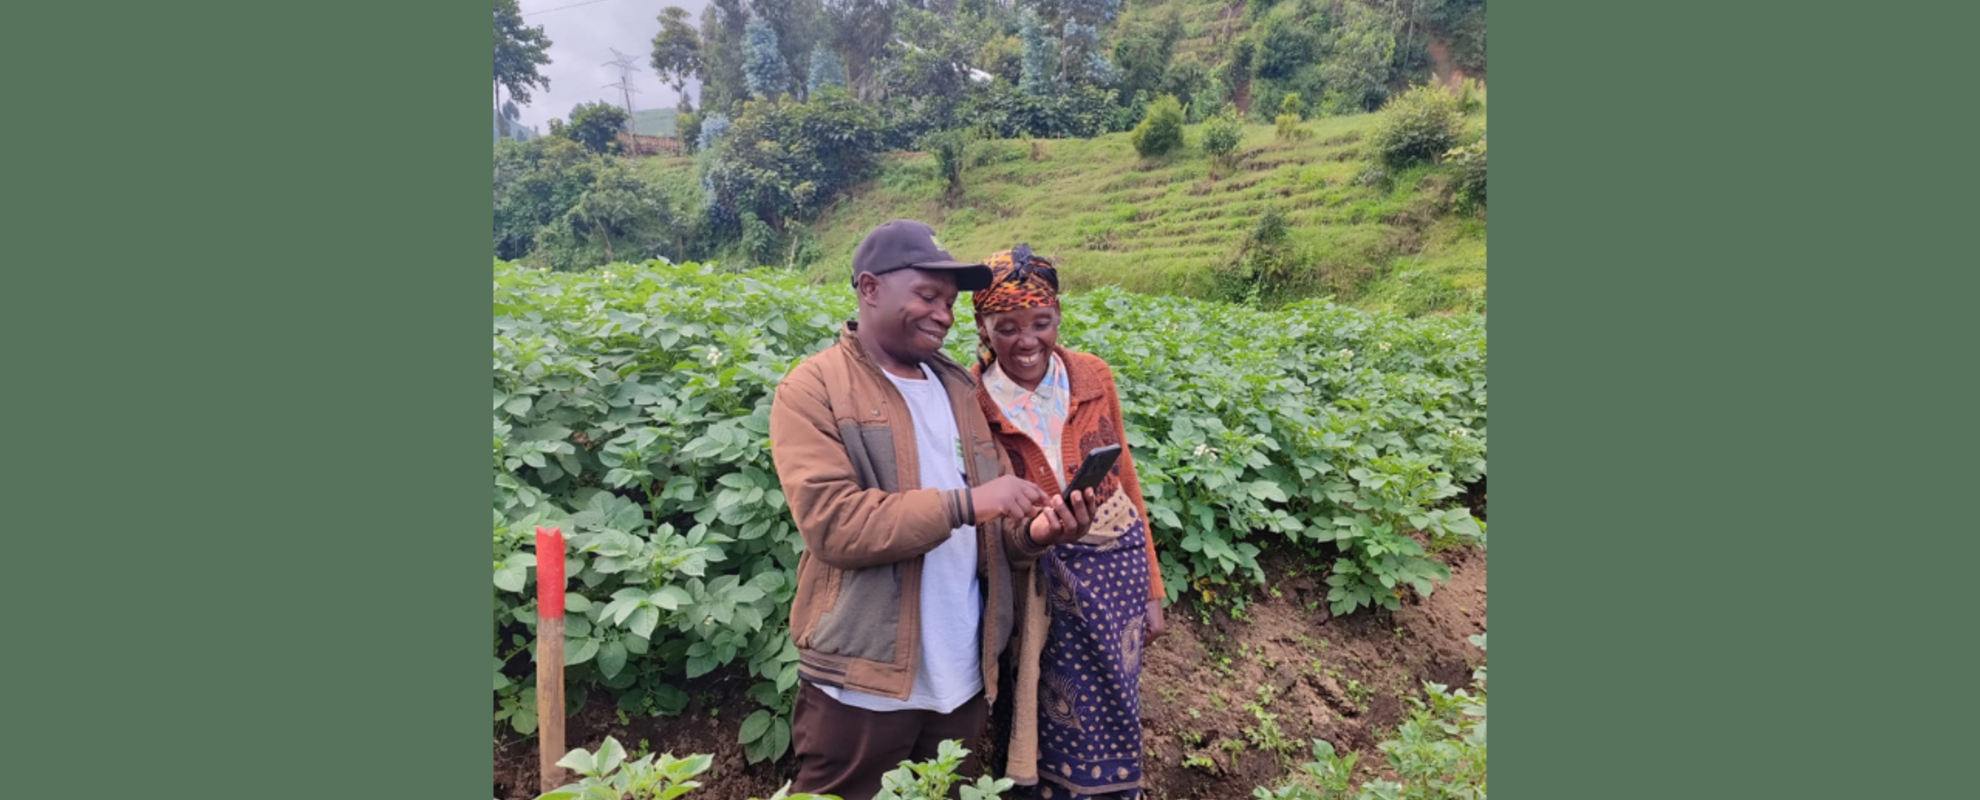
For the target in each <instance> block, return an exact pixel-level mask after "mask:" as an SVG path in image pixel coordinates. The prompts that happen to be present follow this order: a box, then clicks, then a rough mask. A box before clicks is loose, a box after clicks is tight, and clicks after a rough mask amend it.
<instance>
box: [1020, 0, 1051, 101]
mask: <svg viewBox="0 0 1980 800" xmlns="http://www.w3.org/2000/svg"><path fill="white" fill-rule="evenodd" d="M1018 39H1019V40H1020V41H1022V42H1024V58H1023V61H1024V72H1023V74H1022V76H1021V77H1020V78H1019V81H1018V88H1019V89H1020V90H1022V91H1023V92H1024V93H1025V94H1027V95H1030V96H1032V97H1048V96H1051V95H1053V94H1056V93H1057V91H1056V90H1057V88H1058V86H1057V81H1058V78H1057V76H1058V74H1059V51H1058V50H1057V49H1056V48H1054V47H1053V45H1052V40H1051V38H1050V37H1047V36H1046V35H1045V26H1044V23H1042V22H1040V21H1039V19H1038V15H1037V14H1035V13H1032V11H1031V9H1029V8H1027V9H1025V10H1024V18H1023V21H1022V22H1021V23H1019V27H1018Z"/></svg>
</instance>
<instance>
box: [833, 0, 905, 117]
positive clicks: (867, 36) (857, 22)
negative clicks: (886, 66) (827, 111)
mask: <svg viewBox="0 0 1980 800" xmlns="http://www.w3.org/2000/svg"><path fill="white" fill-rule="evenodd" d="M822 16H823V18H824V25H823V26H822V27H823V28H824V30H825V36H826V37H827V41H830V42H831V43H832V50H833V51H834V52H836V53H838V54H840V55H842V56H844V57H845V59H846V61H845V66H846V80H847V82H848V83H849V85H850V86H851V88H852V93H853V96H855V97H858V98H859V99H861V100H868V101H870V100H873V99H874V98H877V97H878V96H879V94H880V80H879V72H880V70H879V69H877V68H876V66H877V62H878V61H879V60H880V59H881V58H882V57H883V56H885V54H886V52H887V43H888V42H890V41H893V38H894V4H893V2H891V0H825V5H824V10H823V13H822Z"/></svg>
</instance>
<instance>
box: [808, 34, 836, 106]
mask: <svg viewBox="0 0 1980 800" xmlns="http://www.w3.org/2000/svg"><path fill="white" fill-rule="evenodd" d="M845 85H846V67H845V65H844V64H841V63H839V56H838V55H837V54H835V53H833V52H832V48H830V47H826V46H824V45H823V44H820V45H819V46H818V49H816V50H813V51H811V80H809V81H806V82H805V85H804V93H805V96H807V97H809V96H811V95H814V94H817V93H818V90H819V89H822V88H824V87H827V86H838V87H841V88H843V87H844V86H845Z"/></svg>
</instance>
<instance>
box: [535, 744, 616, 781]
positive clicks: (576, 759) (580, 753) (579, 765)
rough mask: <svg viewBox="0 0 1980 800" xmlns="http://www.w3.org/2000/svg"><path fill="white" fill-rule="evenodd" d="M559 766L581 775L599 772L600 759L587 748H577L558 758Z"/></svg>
mask: <svg viewBox="0 0 1980 800" xmlns="http://www.w3.org/2000/svg"><path fill="white" fill-rule="evenodd" d="M600 749H603V748H600ZM537 763H539V764H540V763H542V762H540V761H539V762H537ZM557 766H560V767H563V768H564V769H567V770H570V771H572V772H575V773H577V774H579V775H597V774H598V760H597V759H596V758H595V757H593V756H592V755H591V753H590V752H589V751H587V750H585V749H584V748H582V747H580V748H577V749H576V750H572V751H570V752H568V753H565V754H564V757H563V758H560V759H557Z"/></svg>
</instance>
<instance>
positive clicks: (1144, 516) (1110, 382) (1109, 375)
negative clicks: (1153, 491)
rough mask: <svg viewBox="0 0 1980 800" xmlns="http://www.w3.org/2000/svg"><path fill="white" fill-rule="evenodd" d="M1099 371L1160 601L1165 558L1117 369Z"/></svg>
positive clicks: (1153, 591)
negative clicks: (1137, 468) (1158, 551)
mask: <svg viewBox="0 0 1980 800" xmlns="http://www.w3.org/2000/svg"><path fill="white" fill-rule="evenodd" d="M1100 374H1101V375H1103V376H1105V377H1106V379H1107V402H1108V403H1111V404H1113V406H1114V435H1116V436H1119V437H1120V443H1121V488H1122V489H1123V490H1125V491H1126V492H1127V493H1128V499H1130V500H1133V501H1134V510H1136V511H1139V512H1141V521H1142V524H1143V525H1146V526H1147V527H1148V599H1150V600H1161V599H1163V598H1166V597H1168V596H1169V594H1168V592H1167V591H1166V590H1165V589H1164V588H1163V586H1162V561H1161V559H1158V558H1156V557H1155V519H1154V518H1153V517H1150V516H1148V502H1147V501H1146V500H1143V499H1142V497H1141V478H1140V477H1139V476H1137V475H1136V474H1135V472H1134V452H1133V448H1131V447H1128V439H1127V419H1126V417H1125V415H1123V414H1122V413H1121V390H1120V387H1118V386H1116V385H1114V371H1113V369H1112V368H1110V367H1108V366H1107V364H1106V362H1104V361H1103V362H1101V364H1100Z"/></svg>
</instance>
